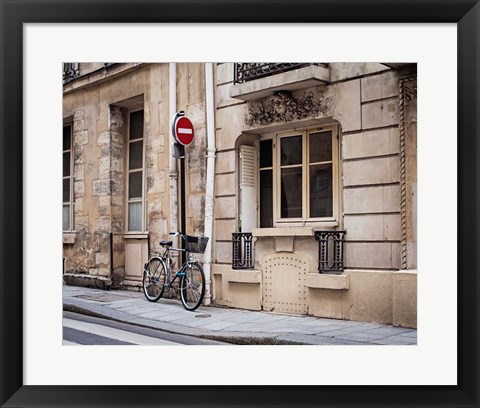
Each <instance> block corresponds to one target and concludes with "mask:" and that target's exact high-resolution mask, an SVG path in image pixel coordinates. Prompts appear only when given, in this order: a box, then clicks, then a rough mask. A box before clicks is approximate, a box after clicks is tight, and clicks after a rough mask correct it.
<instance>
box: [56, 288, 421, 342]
mask: <svg viewBox="0 0 480 408" xmlns="http://www.w3.org/2000/svg"><path fill="white" fill-rule="evenodd" d="M63 310H65V311H71V312H75V313H81V314H85V315H89V316H96V317H102V318H105V319H110V320H113V321H117V322H124V323H129V324H133V325H136V326H140V327H146V328H151V329H156V330H161V331H164V332H168V333H176V334H182V335H187V336H194V337H197V338H203V339H211V340H217V341H223V342H227V343H232V344H267V345H273V344H275V345H276V344H278V345H281V344H311V345H322V344H326V345H402V346H403V345H416V344H417V330H415V329H410V328H402V327H394V326H390V325H384V324H377V323H365V322H354V321H350V320H337V319H325V318H318V317H313V316H298V315H287V314H278V313H271V312H263V311H249V310H241V309H230V308H222V307H214V306H200V307H199V308H198V309H197V310H195V311H194V312H190V311H188V310H186V309H185V308H184V307H183V305H182V303H181V302H180V300H171V299H160V300H159V301H158V302H155V303H152V302H149V301H147V300H146V299H145V297H144V295H143V293H141V292H133V291H123V290H111V291H104V290H99V289H91V288H84V287H76V286H66V285H64V286H63Z"/></svg>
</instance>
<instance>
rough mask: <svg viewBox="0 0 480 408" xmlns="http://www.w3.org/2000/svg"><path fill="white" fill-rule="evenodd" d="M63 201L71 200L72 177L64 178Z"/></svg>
mask: <svg viewBox="0 0 480 408" xmlns="http://www.w3.org/2000/svg"><path fill="white" fill-rule="evenodd" d="M63 202H64V203H69V202H70V178H66V179H63Z"/></svg>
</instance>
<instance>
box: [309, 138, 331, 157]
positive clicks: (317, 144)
mask: <svg viewBox="0 0 480 408" xmlns="http://www.w3.org/2000/svg"><path fill="white" fill-rule="evenodd" d="M331 160H332V131H328V132H319V133H312V134H311V135H310V163H318V162H324V161H331Z"/></svg>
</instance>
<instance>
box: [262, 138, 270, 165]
mask: <svg viewBox="0 0 480 408" xmlns="http://www.w3.org/2000/svg"><path fill="white" fill-rule="evenodd" d="M260 167H261V168H262V167H272V139H270V140H262V141H261V142H260Z"/></svg>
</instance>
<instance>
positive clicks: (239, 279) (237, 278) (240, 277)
mask: <svg viewBox="0 0 480 408" xmlns="http://www.w3.org/2000/svg"><path fill="white" fill-rule="evenodd" d="M227 282H229V283H257V284H258V283H261V282H262V271H259V270H255V269H252V270H248V271H239V270H232V271H229V272H228V273H227Z"/></svg>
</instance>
